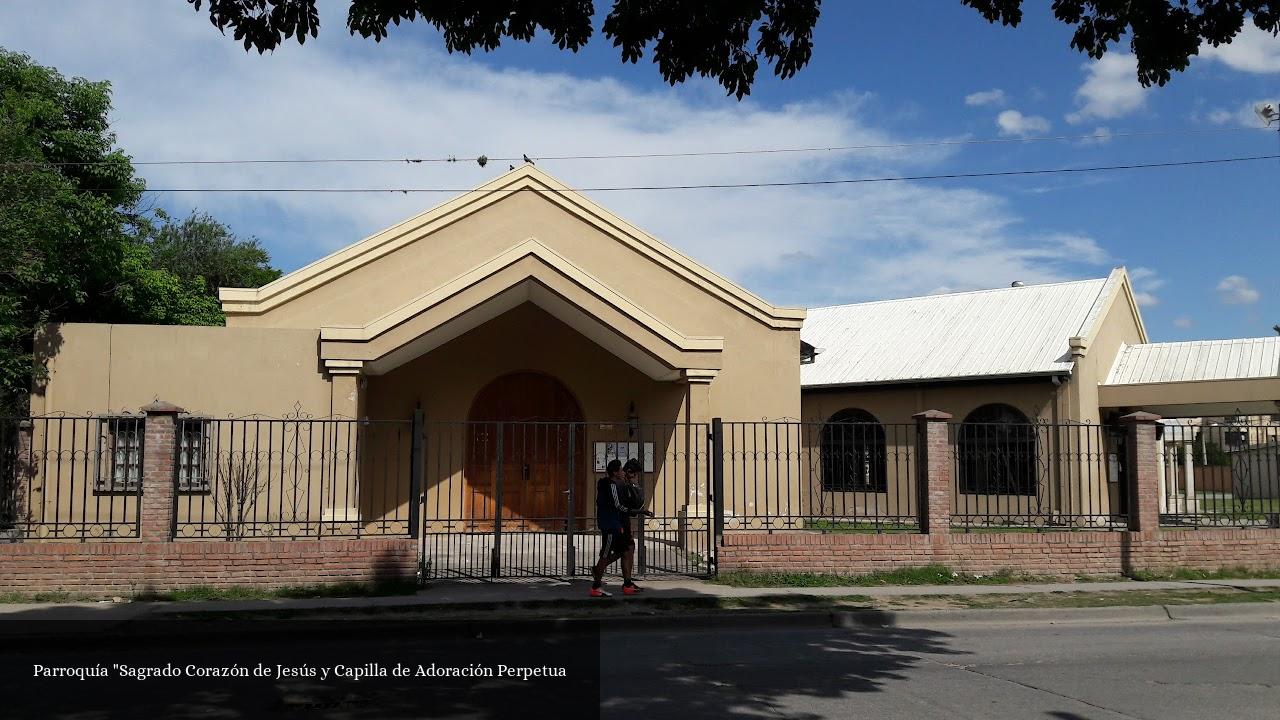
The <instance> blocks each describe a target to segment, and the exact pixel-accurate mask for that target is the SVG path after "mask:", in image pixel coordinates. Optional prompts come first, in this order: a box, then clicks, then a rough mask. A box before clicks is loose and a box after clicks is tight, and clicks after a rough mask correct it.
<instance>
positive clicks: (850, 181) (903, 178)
mask: <svg viewBox="0 0 1280 720" xmlns="http://www.w3.org/2000/svg"><path fill="white" fill-rule="evenodd" d="M1277 159H1280V154H1277V155H1250V156H1245V157H1232V158H1212V159H1208V160H1177V161H1171V162H1159V163H1134V164H1126V165H1094V166H1090V167H1078V168H1042V169H1032V170H998V171H992V172H965V173H946V174H938V175H891V176H883V177H866V178H840V179H834V180H789V181H787V180H784V181H777V182H741V183H705V184H687V185H623V186H599V187H580V188H572V189H570V190H566V191H561V190H557V189H554V188H519V189H508V188H497V189H491V190H477V189H476V188H148V189H147V192H169V193H405V194H408V193H454V194H462V193H474V192H483V193H486V194H492V193H512V192H522V191H524V190H528V191H532V192H538V193H547V194H557V193H561V192H617V191H625V190H700V189H729V188H769V187H800V186H812V185H857V184H864V183H881V182H907V181H918V180H960V179H966V178H988V177H1014V176H1023V175H1056V174H1065V173H1087V172H1104V171H1114V170H1150V169H1158V168H1175V167H1196V166H1204V165H1227V164H1232V163H1244V162H1258V161H1263V160H1277ZM85 190H86V191H89V192H92V191H94V189H91V188H85Z"/></svg>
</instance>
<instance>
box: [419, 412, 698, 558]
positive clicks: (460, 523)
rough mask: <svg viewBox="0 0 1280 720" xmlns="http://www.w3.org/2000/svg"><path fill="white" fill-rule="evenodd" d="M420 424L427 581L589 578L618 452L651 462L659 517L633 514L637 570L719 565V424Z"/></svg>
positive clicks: (652, 503)
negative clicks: (715, 482) (606, 478)
mask: <svg viewBox="0 0 1280 720" xmlns="http://www.w3.org/2000/svg"><path fill="white" fill-rule="evenodd" d="M415 425H417V426H418V429H419V432H418V433H417V434H415V439H416V440H415V441H416V442H418V443H420V455H419V457H421V458H422V461H421V467H420V468H419V469H416V472H415V474H417V475H418V476H420V479H418V480H417V481H416V482H415V487H416V488H420V491H418V492H416V494H417V495H418V496H419V497H420V498H421V504H420V506H419V510H418V512H419V514H420V516H421V531H420V533H419V543H420V562H421V568H422V574H423V577H424V578H446V577H463V578H480V577H484V578H501V577H572V576H581V575H589V574H590V572H591V566H592V565H593V564H594V563H595V561H596V559H597V557H598V553H599V548H600V533H599V531H598V529H597V527H596V519H595V498H596V486H597V480H598V479H599V478H600V477H602V476H603V475H604V466H605V465H606V464H607V463H608V461H609V460H612V459H614V458H615V457H616V458H618V459H621V460H623V461H625V460H627V459H629V458H632V457H634V458H636V459H637V460H640V461H641V463H642V464H643V466H644V472H643V473H642V474H641V479H642V482H643V486H644V490H645V499H646V508H647V509H648V510H650V511H652V512H653V513H654V514H653V516H652V517H644V518H636V519H634V520H633V531H634V533H635V537H636V542H637V548H636V559H635V564H636V573H637V575H642V576H648V577H652V576H655V575H708V574H710V573H711V572H712V569H713V562H714V559H713V553H714V542H713V538H712V534H711V533H712V525H713V524H712V522H711V520H712V518H711V513H712V509H711V507H712V504H711V502H710V495H711V493H710V490H711V487H712V479H711V472H712V469H711V453H709V452H708V447H709V443H710V425H708V424H704V423H665V424H639V423H635V422H631V423H628V422H538V421H503V422H497V421H493V422H489V421H484V422H477V421H470V422H439V421H430V422H427V421H422V420H421V419H420V418H419V419H418V421H417V422H416V423H415ZM617 569H618V568H617V566H616V565H615V566H614V567H613V568H611V570H612V571H617Z"/></svg>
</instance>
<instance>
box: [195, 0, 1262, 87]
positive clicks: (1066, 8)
mask: <svg viewBox="0 0 1280 720" xmlns="http://www.w3.org/2000/svg"><path fill="white" fill-rule="evenodd" d="M960 1H961V3H963V4H964V5H967V6H969V7H971V8H973V9H974V10H977V11H978V13H979V14H980V15H981V16H982V17H983V18H984V19H986V21H987V22H991V23H997V22H998V23H1000V24H1002V25H1007V26H1017V25H1019V24H1021V22H1022V4H1023V0H960ZM187 2H188V3H190V4H191V6H192V7H193V8H195V10H196V11H200V10H201V9H202V8H204V7H206V6H207V7H208V12H209V20H210V22H212V23H213V25H214V27H216V28H218V29H219V30H221V31H222V32H223V33H226V32H227V30H230V31H231V33H232V35H233V36H234V37H235V39H236V41H237V42H240V43H242V44H243V45H244V48H245V50H249V49H256V50H257V51H258V52H259V53H263V52H266V51H267V50H274V49H275V48H276V47H278V46H279V45H280V43H281V42H284V41H285V40H288V39H289V38H294V39H296V40H297V41H298V42H299V43H304V42H306V39H307V38H308V37H315V36H316V35H317V34H318V33H319V31H320V14H319V11H318V10H317V9H316V0H187ZM349 2H350V9H349V10H348V12H347V29H348V30H349V31H350V32H351V34H352V35H356V34H358V35H360V36H361V37H365V38H372V39H373V40H374V41H375V42H377V41H381V40H382V39H383V38H384V37H386V36H387V34H388V32H389V31H390V28H391V26H392V25H399V24H400V23H401V21H404V22H414V21H416V20H419V19H421V20H422V21H423V22H426V23H429V24H431V25H433V26H434V27H435V29H436V30H438V31H439V32H440V34H441V36H442V37H443V38H444V43H445V48H446V49H448V51H449V52H462V53H467V54H470V53H472V52H473V51H475V50H484V51H490V50H493V49H495V48H497V47H499V46H500V45H501V44H502V41H503V40H504V39H507V38H510V39H512V40H520V41H526V42H527V41H530V40H532V39H533V38H534V36H535V35H536V34H537V33H538V31H540V30H541V31H543V32H546V33H547V34H548V35H549V36H550V37H551V41H552V42H553V43H555V45H556V47H558V48H560V49H561V50H570V51H573V52H577V51H578V50H579V49H581V48H582V47H583V46H585V45H586V44H587V42H588V41H589V40H590V39H591V35H592V32H593V28H592V21H593V19H594V14H595V4H594V3H592V2H591V1H590V0H539V1H538V2H531V1H530V0H451V1H450V2H426V0H349ZM821 5H822V3H821V0H736V1H735V2H677V1H676V0H614V2H613V3H612V8H611V9H610V11H609V13H608V15H606V16H605V19H604V24H603V27H602V30H603V32H604V36H605V37H606V38H608V39H609V41H610V42H612V43H613V45H614V47H616V48H618V49H619V51H620V53H621V55H622V61H623V62H630V63H634V62H639V60H640V59H641V58H643V57H644V56H645V54H646V53H647V52H650V51H652V53H653V62H654V64H655V65H657V66H658V71H659V72H661V73H662V77H663V79H665V80H666V81H667V82H669V83H671V84H672V85H674V84H676V83H679V82H683V81H685V80H687V79H688V78H690V77H692V76H694V75H700V76H702V77H712V78H715V79H716V81H717V82H719V83H720V85H721V86H722V87H724V89H725V90H726V91H728V93H729V94H730V95H734V96H736V97H737V98H738V99H741V98H742V97H743V96H744V95H748V94H750V92H751V85H752V84H753V83H754V82H755V76H756V71H757V70H758V69H759V67H760V64H761V62H762V61H763V62H764V63H765V64H766V65H769V66H771V67H772V68H773V72H774V74H775V75H777V76H779V77H781V78H789V77H791V76H792V75H795V74H796V72H798V71H799V70H801V69H803V68H804V67H805V66H806V65H808V64H809V59H810V58H811V57H812V55H813V30H814V27H815V26H816V25H817V23H818V16H819V11H820V9H821ZM1053 15H1054V17H1055V18H1056V19H1057V20H1058V21H1059V22H1061V23H1063V24H1065V25H1068V26H1070V27H1071V28H1073V30H1074V32H1073V34H1072V36H1071V47H1072V48H1074V49H1076V50H1078V51H1080V52H1082V53H1085V54H1087V55H1089V56H1090V57H1093V58H1100V57H1102V56H1103V55H1104V54H1106V53H1107V52H1109V51H1110V50H1111V49H1112V48H1113V47H1114V46H1115V45H1117V44H1118V43H1119V42H1120V40H1121V39H1122V38H1124V37H1126V36H1127V37H1128V38H1129V47H1130V49H1131V50H1132V51H1133V54H1134V56H1136V58H1137V61H1138V62H1137V65H1138V80H1139V82H1141V83H1142V84H1143V85H1151V84H1156V85H1164V84H1165V83H1167V82H1169V78H1170V75H1171V73H1172V72H1174V71H1177V72H1181V71H1183V70H1186V69H1187V67H1188V66H1189V65H1190V62H1191V57H1192V56H1193V55H1196V54H1197V53H1198V52H1199V49H1200V48H1201V47H1202V46H1204V45H1213V46H1215V47H1216V46H1218V45H1221V44H1226V43H1230V42H1231V41H1232V39H1234V38H1235V37H1236V35H1237V34H1238V33H1239V32H1240V30H1241V29H1242V28H1243V27H1244V23H1245V21H1246V19H1247V18H1248V19H1252V22H1253V24H1254V26H1256V27H1258V28H1259V29H1261V30H1263V31H1265V32H1269V33H1271V34H1272V35H1275V34H1276V32H1277V30H1278V29H1280V3H1277V2H1276V1H1275V0H1196V2H1190V1H1189V0H1145V1H1144V2H1130V1H1126V0H1054V2H1053ZM904 18H906V20H911V18H909V17H907V14H906V13H904ZM865 31H866V28H856V27H854V28H847V29H846V34H849V35H852V34H853V33H857V32H865Z"/></svg>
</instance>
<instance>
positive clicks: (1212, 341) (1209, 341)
mask: <svg viewBox="0 0 1280 720" xmlns="http://www.w3.org/2000/svg"><path fill="white" fill-rule="evenodd" d="M1253 342H1280V335H1274V336H1273V335H1264V336H1262V337H1251V338H1201V339H1199V340H1163V341H1161V342H1148V343H1134V344H1132V345H1129V346H1127V347H1126V348H1125V350H1132V349H1134V348H1142V347H1149V346H1152V345H1221V344H1225V343H1253Z"/></svg>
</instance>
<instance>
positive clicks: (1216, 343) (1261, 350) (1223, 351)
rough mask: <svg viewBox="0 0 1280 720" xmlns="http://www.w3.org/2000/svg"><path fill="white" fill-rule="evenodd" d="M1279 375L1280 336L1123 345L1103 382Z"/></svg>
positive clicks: (1217, 378) (1196, 380) (1200, 379)
mask: <svg viewBox="0 0 1280 720" xmlns="http://www.w3.org/2000/svg"><path fill="white" fill-rule="evenodd" d="M1274 377H1280V337H1261V338H1237V339H1233V340H1193V341H1187V342H1165V343H1145V344H1141V345H1125V346H1123V347H1121V348H1120V352H1119V353H1118V354H1117V355H1116V361H1115V364H1114V365H1112V366H1111V372H1110V374H1108V375H1107V381H1106V383H1104V384H1106V385H1137V384H1142V383H1165V382H1198V381H1203V380H1245V379H1250V378H1274Z"/></svg>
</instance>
